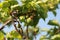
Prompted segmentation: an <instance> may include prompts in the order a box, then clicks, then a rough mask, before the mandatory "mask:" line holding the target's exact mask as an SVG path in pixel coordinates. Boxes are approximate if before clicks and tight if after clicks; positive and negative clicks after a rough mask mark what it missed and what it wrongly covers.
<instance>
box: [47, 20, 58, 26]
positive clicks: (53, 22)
mask: <svg viewBox="0 0 60 40" xmlns="http://www.w3.org/2000/svg"><path fill="white" fill-rule="evenodd" d="M48 24H49V25H54V26H59V23H58V21H57V20H49V22H48Z"/></svg>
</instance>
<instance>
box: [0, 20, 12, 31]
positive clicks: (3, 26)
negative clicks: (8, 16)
mask: <svg viewBox="0 0 60 40" xmlns="http://www.w3.org/2000/svg"><path fill="white" fill-rule="evenodd" d="M10 22H11V20H8V21H6V22H5V23H4V24H3V25H2V27H1V28H0V30H2V29H3V28H5V26H6V25H7V24H8V23H10Z"/></svg>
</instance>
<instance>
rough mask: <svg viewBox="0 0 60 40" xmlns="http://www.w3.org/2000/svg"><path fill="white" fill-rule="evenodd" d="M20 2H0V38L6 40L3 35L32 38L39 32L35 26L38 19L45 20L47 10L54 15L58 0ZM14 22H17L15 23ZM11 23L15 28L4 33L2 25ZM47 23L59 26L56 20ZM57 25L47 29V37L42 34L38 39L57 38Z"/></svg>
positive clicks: (8, 37) (20, 38) (53, 39)
mask: <svg viewBox="0 0 60 40" xmlns="http://www.w3.org/2000/svg"><path fill="white" fill-rule="evenodd" d="M20 2H22V4H21V5H20V4H19V2H18V1H17V0H4V1H3V2H1V3H0V23H2V24H3V26H2V27H1V28H0V30H1V31H0V32H1V33H0V40H6V39H5V37H4V35H5V36H6V38H7V39H8V40H14V39H18V40H23V39H24V40H33V38H34V37H35V36H36V35H37V34H38V33H39V27H37V24H38V22H39V19H41V18H42V19H43V20H45V18H47V17H48V15H47V14H48V13H47V12H48V11H52V12H53V14H54V15H55V16H56V12H55V10H56V8H58V4H59V3H60V0H21V1H20ZM16 22H17V23H18V24H15V23H16ZM21 23H24V27H26V29H25V28H23V27H22V26H21ZM11 24H13V25H14V27H15V29H16V30H13V31H11V32H10V33H4V32H3V30H2V29H3V28H4V26H6V25H8V26H9V25H11ZM48 24H49V25H54V26H59V27H60V25H59V23H58V22H57V21H56V20H50V21H49V23H48ZM59 27H58V28H57V27H55V28H54V29H51V30H49V31H48V34H47V35H49V37H46V36H42V37H41V38H40V40H46V39H48V40H57V38H58V40H59V39H60V36H59V35H60V34H59V32H57V34H56V35H55V32H56V31H57V30H59ZM59 31H60V30H59ZM50 32H51V33H50ZM53 32H54V33H53ZM51 36H52V38H51ZM53 37H54V38H53ZM35 38H36V37H35ZM55 38H56V39H55Z"/></svg>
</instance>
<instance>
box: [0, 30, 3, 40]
mask: <svg viewBox="0 0 60 40" xmlns="http://www.w3.org/2000/svg"><path fill="white" fill-rule="evenodd" d="M3 39H4V34H3V33H2V32H1V31H0V40H3Z"/></svg>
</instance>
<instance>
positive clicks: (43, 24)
mask: <svg viewBox="0 0 60 40" xmlns="http://www.w3.org/2000/svg"><path fill="white" fill-rule="evenodd" d="M58 7H59V9H56V12H57V16H56V17H55V16H54V15H53V14H52V12H48V17H47V18H46V20H45V21H44V20H43V19H40V20H39V23H38V26H39V27H40V28H48V29H50V28H53V26H50V25H48V24H47V23H48V21H49V20H53V19H56V20H58V21H59V23H60V4H59V5H58ZM0 25H1V26H2V24H0ZM11 30H14V27H13V25H11V27H10V28H8V27H7V26H6V27H5V28H4V31H5V32H6V33H8V32H10V31H11ZM45 34H46V33H45V32H42V33H41V34H39V35H37V36H38V37H37V39H36V40H39V39H38V38H40V36H41V35H45Z"/></svg>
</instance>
